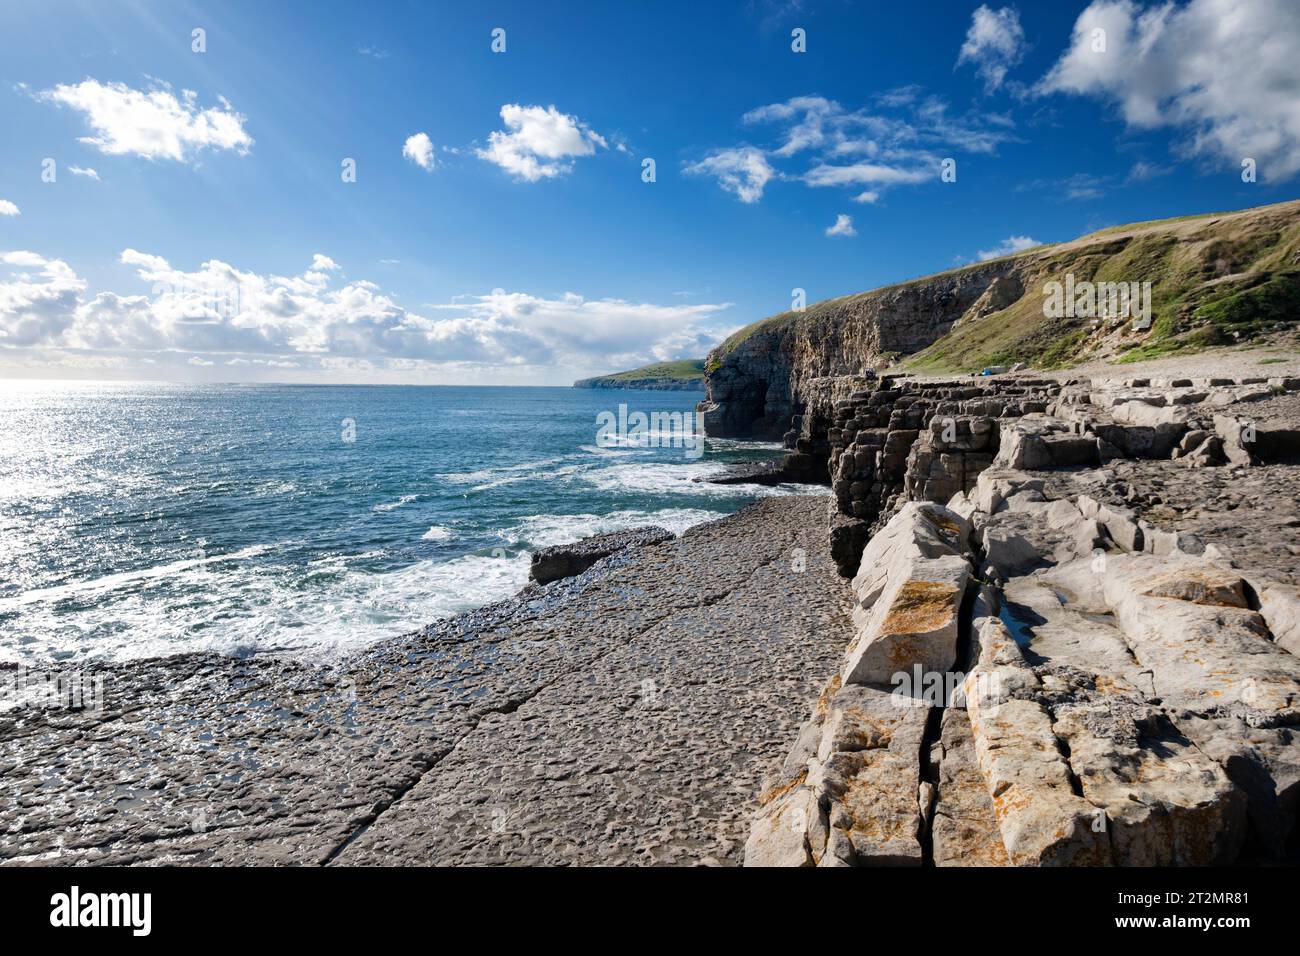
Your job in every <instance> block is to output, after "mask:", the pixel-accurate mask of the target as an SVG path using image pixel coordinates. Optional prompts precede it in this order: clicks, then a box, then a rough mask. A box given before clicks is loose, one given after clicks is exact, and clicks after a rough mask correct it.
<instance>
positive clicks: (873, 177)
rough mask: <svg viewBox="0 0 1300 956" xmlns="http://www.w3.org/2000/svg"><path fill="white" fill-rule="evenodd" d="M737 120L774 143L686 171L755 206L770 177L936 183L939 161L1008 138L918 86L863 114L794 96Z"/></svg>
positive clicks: (999, 127) (816, 182)
mask: <svg viewBox="0 0 1300 956" xmlns="http://www.w3.org/2000/svg"><path fill="white" fill-rule="evenodd" d="M741 119H742V121H743V122H744V123H746V124H748V125H752V126H757V127H769V128H775V130H776V142H775V145H772V146H770V147H768V148H762V147H759V146H753V145H748V144H746V145H740V146H734V147H730V148H726V149H718V150H714V151H713V152H711V153H709V154H708V155H707V156H706V157H705V158H704V159H702V160H699V161H697V162H694V163H688V164H686V166H685V171H686V172H687V173H694V174H707V175H711V176H714V177H715V178H716V179H717V180H718V184H719V185H720V186H721V187H722V188H723V189H725V190H727V191H728V192H732V193H735V195H736V196H737V197H738V198H739V199H740V200H741V201H742V202H757V201H758V200H759V199H760V198H761V197H762V195H763V188H764V186H765V185H766V184H767V183H768V182H769V181H771V180H773V179H794V180H802V181H803V182H804V183H805V184H806V185H808V186H839V187H854V186H856V187H861V186H864V185H866V186H876V187H882V188H883V187H891V186H898V185H906V184H915V183H921V182H925V181H927V180H932V179H933V180H937V179H938V177H939V171H940V161H941V160H942V159H943V158H945V157H947V156H951V155H953V154H954V153H956V152H969V153H981V154H989V153H993V152H995V151H996V149H997V147H998V146H999V145H1001V144H1002V143H1004V142H1008V141H1010V140H1011V139H1013V138H1014V137H1013V135H1012V132H1011V129H1012V123H1011V120H1010V118H1009V117H1006V116H1001V115H999V114H995V113H985V114H980V115H976V114H972V113H968V114H966V115H965V116H953V115H951V114H950V113H949V111H948V105H947V104H946V103H945V102H944V101H943V100H941V99H939V98H937V97H933V96H925V95H924V92H923V91H922V90H920V89H919V88H917V87H907V88H903V89H899V90H893V91H890V92H889V93H887V94H884V95H882V96H880V97H878V98H876V100H875V101H874V103H873V107H872V108H870V109H868V108H862V109H856V110H853V109H848V108H846V107H844V106H842V105H841V104H840V103H838V102H836V101H835V100H829V99H826V98H825V97H821V96H796V97H793V98H791V99H789V100H786V101H785V102H782V103H769V104H767V105H765V106H760V107H757V108H755V109H752V110H750V111H749V112H747V113H745V114H744V116H743V117H741ZM774 161H777V162H782V163H787V162H796V163H798V162H801V164H802V165H803V167H804V168H803V169H802V171H794V170H792V171H790V172H782V171H781V170H780V169H778V168H776V167H775V166H774ZM854 198H855V199H856V201H858V202H864V203H869V202H875V201H876V200H878V199H879V198H880V190H879V189H868V190H860V191H859V193H858V195H857V196H856V197H854Z"/></svg>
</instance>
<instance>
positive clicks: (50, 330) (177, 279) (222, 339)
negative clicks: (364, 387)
mask: <svg viewBox="0 0 1300 956" xmlns="http://www.w3.org/2000/svg"><path fill="white" fill-rule="evenodd" d="M120 261H121V263H122V264H123V265H127V266H130V267H132V269H134V271H135V275H136V279H137V280H138V284H139V285H140V286H141V287H142V289H143V290H144V291H141V292H134V293H119V292H113V291H103V292H99V293H98V294H95V295H89V294H88V293H87V292H86V283H85V281H84V280H82V279H81V278H79V277H78V276H77V275H76V273H75V272H74V271H73V269H72V268H71V267H70V266H68V265H67V263H65V262H63V261H61V260H57V259H55V260H52V259H47V258H45V257H43V256H40V255H38V254H36V253H32V252H8V253H3V254H0V347H4V346H29V347H42V348H47V349H77V350H87V351H91V352H94V353H96V354H99V355H109V354H121V353H128V352H129V353H134V354H137V355H138V354H140V353H145V354H149V353H175V352H180V353H184V354H187V355H191V356H194V357H196V358H199V359H201V360H202V361H204V362H214V363H215V362H218V361H220V362H221V363H222V364H224V365H250V366H252V365H260V366H264V367H272V368H279V367H289V365H285V364H280V365H274V364H272V363H275V362H279V363H290V364H291V365H296V366H299V367H304V368H308V367H309V368H314V369H329V368H346V369H354V370H355V369H356V368H359V367H361V366H360V364H359V363H369V367H371V368H390V369H391V368H406V367H413V366H410V365H409V363H417V364H418V365H419V366H420V367H431V368H432V367H440V366H445V365H448V364H461V365H465V364H470V365H477V366H483V367H491V368H494V369H500V368H512V367H521V366H528V367H537V368H558V367H583V368H587V367H606V368H616V367H619V366H620V365H625V364H637V363H638V362H640V363H644V362H645V361H646V360H648V359H660V360H666V359H671V358H684V357H691V356H695V355H699V354H703V351H707V348H708V347H709V346H712V345H713V344H716V342H717V341H718V340H719V339H720V335H717V334H715V333H714V331H713V330H712V329H711V328H710V327H709V323H710V322H711V321H712V320H714V319H715V318H716V317H717V315H718V314H719V313H721V312H723V311H724V310H726V309H727V308H728V307H729V305H730V304H729V303H712V304H696V305H657V304H654V303H647V302H634V301H629V300H625V299H617V298H601V299H589V298H586V297H584V296H582V295H579V294H576V293H572V292H570V293H565V294H564V295H562V296H558V297H546V296H537V295H530V294H528V293H523V292H507V291H505V290H503V289H495V290H493V291H492V292H490V293H488V294H486V295H474V296H463V297H459V298H457V299H455V300H453V301H452V302H449V303H444V304H439V305H431V306H427V307H425V308H424V309H423V310H421V311H415V310H411V309H407V308H405V307H404V306H402V305H400V304H399V303H398V302H397V301H396V299H395V298H394V297H393V296H391V295H389V294H387V293H385V292H384V291H383V290H382V289H381V288H380V287H379V286H377V285H376V284H375V283H373V282H370V281H367V280H352V281H346V282H345V281H342V280H341V279H338V278H337V276H338V275H339V274H340V272H341V269H340V267H339V265H338V264H337V263H336V262H334V260H333V259H331V258H330V257H328V256H326V255H323V254H321V253H317V254H315V255H314V256H313V257H312V261H311V264H310V266H308V267H307V268H306V269H305V270H304V271H303V272H302V273H301V274H298V275H294V276H277V275H262V274H259V273H256V272H251V271H247V270H243V269H239V268H237V267H235V266H233V265H231V264H229V263H226V262H222V261H220V260H216V259H212V260H209V261H207V262H204V263H203V264H202V265H201V266H199V268H198V269H196V270H193V271H186V270H184V269H180V268H177V267H175V266H173V265H172V264H171V263H170V262H168V260H167V259H166V258H164V257H162V256H159V255H155V254H152V253H147V252H142V251H139V250H135V249H126V250H123V252H122V254H121V257H120ZM235 360H240V361H235ZM340 362H343V363H348V364H345V366H340V365H338V363H340Z"/></svg>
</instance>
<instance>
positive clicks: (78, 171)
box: [68, 166, 99, 180]
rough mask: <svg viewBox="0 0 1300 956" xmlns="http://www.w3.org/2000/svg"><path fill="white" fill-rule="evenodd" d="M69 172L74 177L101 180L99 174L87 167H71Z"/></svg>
mask: <svg viewBox="0 0 1300 956" xmlns="http://www.w3.org/2000/svg"><path fill="white" fill-rule="evenodd" d="M68 172H70V173H72V175H74V176H85V177H86V178H87V179H94V180H98V179H99V173H98V172H96V171H95V170H93V169H89V168H87V167H85V166H69V167H68Z"/></svg>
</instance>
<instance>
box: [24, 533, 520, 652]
mask: <svg viewBox="0 0 1300 956" xmlns="http://www.w3.org/2000/svg"><path fill="white" fill-rule="evenodd" d="M529 561H530V558H529V555H528V554H527V553H526V552H522V551H518V552H513V553H504V552H503V554H502V556H501V557H492V556H484V555H466V556H464V557H461V558H457V559H455V560H452V561H432V560H425V561H419V562H416V563H414V564H411V565H408V566H407V567H404V568H400V569H398V570H395V571H388V572H374V571H367V570H363V569H359V568H355V567H347V566H346V563H347V562H346V559H345V558H343V559H340V560H338V561H337V562H336V563H335V564H334V566H333V567H329V568H321V569H317V570H315V571H313V572H309V573H311V574H313V575H320V576H321V577H320V579H318V580H313V581H312V584H311V586H310V587H303V586H302V578H301V577H297V576H293V575H286V574H268V573H266V569H265V568H264V567H259V566H258V565H257V564H256V563H250V562H240V563H236V564H234V565H232V566H230V567H224V566H219V567H212V566H197V565H191V566H189V567H188V568H186V569H184V570H179V571H178V570H177V569H176V568H175V566H172V567H171V573H170V574H169V576H166V577H157V578H154V579H151V580H149V581H148V583H147V586H142V587H136V588H132V589H120V590H118V591H115V592H113V593H112V594H111V595H108V596H107V597H104V598H100V599H99V600H96V601H94V602H93V603H85V604H82V605H80V606H76V607H71V608H68V607H60V608H56V607H55V606H54V604H53V603H51V602H45V603H42V604H36V605H33V606H31V607H29V608H26V609H24V612H23V618H22V621H23V629H24V631H25V632H26V633H28V634H30V635H31V639H30V640H26V641H24V643H23V644H22V645H21V646H20V647H18V648H6V649H5V653H4V657H5V658H8V657H10V656H11V655H12V653H14V652H16V653H17V654H18V655H20V656H21V657H22V658H23V659H25V660H27V661H33V662H35V661H46V660H50V659H51V658H56V659H58V660H61V661H69V662H76V661H79V660H88V659H92V658H93V659H108V660H131V659H137V658H142V657H157V656H164V655H170V654H179V653H184V652H189V651H212V652H215V653H220V654H233V655H241V654H250V653H268V652H273V653H274V652H278V653H289V654H292V655H294V656H298V657H305V658H308V659H318V658H329V657H333V656H336V655H338V654H341V653H345V652H349V651H354V650H357V649H360V648H362V647H366V646H368V645H370V644H373V643H375V642H376V641H379V640H383V639H385V638H391V637H395V636H397V635H399V634H403V633H406V632H409V631H413V630H416V629H417V628H420V627H423V626H424V625H426V624H429V623H431V622H433V621H436V620H438V619H440V618H444V617H448V616H451V615H453V614H458V613H460V612H462V611H467V610H470V609H472V608H475V607H481V606H482V605H484V604H488V603H491V602H492V601H496V600H501V599H503V598H506V597H509V596H511V595H512V594H514V593H516V592H517V591H518V590H519V589H520V588H521V587H523V586H524V585H525V584H527V583H528V567H529ZM79 633H80V634H93V638H91V639H88V640H79V639H78V638H77V635H78V634H79Z"/></svg>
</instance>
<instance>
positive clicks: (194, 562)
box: [0, 544, 275, 614]
mask: <svg viewBox="0 0 1300 956" xmlns="http://www.w3.org/2000/svg"><path fill="white" fill-rule="evenodd" d="M273 547H275V545H266V544H258V545H253V546H252V547H250V548H244V549H243V550H242V551H235V552H232V553H231V554H218V555H213V556H211V557H209V556H207V555H203V554H200V555H198V556H196V557H193V558H183V559H181V560H179V561H172V562H170V563H169V564H160V565H156V566H155V567H152V568H142V569H140V570H137V571H120V572H118V573H117V574H107V575H105V576H104V577H102V578H95V579H93V580H90V581H74V582H72V583H70V584H57V585H54V586H53V587H48V588H36V589H35V590H32V591H24V592H23V593H22V594H19V595H18V596H16V597H10V598H2V599H0V614H5V613H7V612H9V611H13V610H16V609H17V608H20V607H26V606H28V605H31V604H42V603H54V602H56V601H62V600H64V599H66V598H71V597H83V596H85V595H88V594H100V593H106V592H110V591H115V590H118V589H119V588H124V587H127V586H128V585H132V584H138V583H141V582H148V581H152V580H156V579H160V578H174V577H177V576H178V575H181V574H183V573H185V572H186V571H190V570H192V569H194V568H202V567H205V566H206V565H210V564H217V563H221V562H227V561H243V560H245V559H247V558H253V557H256V556H257V555H259V554H263V553H265V552H266V551H269V550H271V549H272V548H273Z"/></svg>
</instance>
